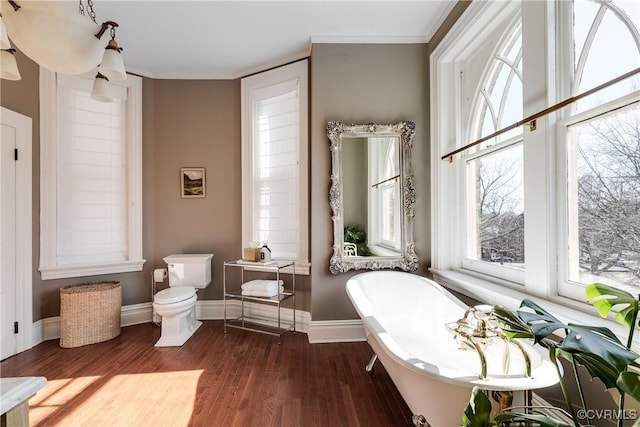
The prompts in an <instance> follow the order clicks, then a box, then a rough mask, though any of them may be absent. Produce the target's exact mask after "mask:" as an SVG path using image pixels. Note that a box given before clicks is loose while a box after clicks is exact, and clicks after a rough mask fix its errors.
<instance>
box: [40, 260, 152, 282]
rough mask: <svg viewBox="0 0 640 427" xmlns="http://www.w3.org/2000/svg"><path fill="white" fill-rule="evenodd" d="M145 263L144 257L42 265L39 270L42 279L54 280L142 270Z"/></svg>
mask: <svg viewBox="0 0 640 427" xmlns="http://www.w3.org/2000/svg"><path fill="white" fill-rule="evenodd" d="M144 263H145V260H144V259H142V260H138V261H123V262H109V263H104V264H86V265H63V266H60V265H57V266H52V267H40V268H39V270H40V274H41V275H42V280H52V279H66V278H69V277H86V276H98V275H101V274H114V273H129V272H134V271H142V266H143V265H144Z"/></svg>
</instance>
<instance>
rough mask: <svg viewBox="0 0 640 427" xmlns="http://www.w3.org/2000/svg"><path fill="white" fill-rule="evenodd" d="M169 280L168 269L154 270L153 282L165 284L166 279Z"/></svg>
mask: <svg viewBox="0 0 640 427" xmlns="http://www.w3.org/2000/svg"><path fill="white" fill-rule="evenodd" d="M166 278H167V269H166V268H156V269H155V270H153V280H154V282H156V283H158V282H164V279H166Z"/></svg>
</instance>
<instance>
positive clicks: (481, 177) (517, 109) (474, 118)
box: [466, 16, 524, 280]
mask: <svg viewBox="0 0 640 427" xmlns="http://www.w3.org/2000/svg"><path fill="white" fill-rule="evenodd" d="M473 99H474V100H475V101H474V107H473V108H472V110H471V114H470V120H469V126H468V129H469V132H468V135H469V136H468V140H470V141H472V140H476V139H479V138H481V137H485V136H488V135H491V134H493V133H494V132H495V131H497V130H499V129H502V128H504V127H506V126H508V125H510V124H512V123H515V122H517V121H519V120H520V119H521V118H522V24H521V20H520V17H519V16H517V17H515V18H514V19H513V20H512V22H511V23H510V24H509V25H508V26H507V28H506V30H505V31H504V33H503V34H502V36H501V37H500V38H499V43H498V44H497V46H496V48H495V50H494V51H493V52H491V55H490V57H489V58H488V60H487V61H486V68H485V71H484V73H483V74H482V78H481V79H480V81H479V84H478V85H477V89H476V91H475V94H474V97H473ZM466 164H467V167H466V175H467V187H466V191H467V211H466V212H467V233H466V234H467V248H466V249H467V250H466V258H467V259H468V260H469V262H468V263H467V264H468V265H469V266H470V267H471V268H474V267H476V268H481V269H486V268H487V266H486V265H485V266H484V267H483V266H482V265H478V261H481V262H485V263H492V264H493V265H495V266H501V267H505V266H507V267H508V269H515V270H522V269H524V189H523V178H524V176H523V150H522V129H521V128H515V129H512V130H511V131H509V132H506V133H504V134H502V135H499V136H498V137H497V138H493V139H490V140H488V141H485V142H484V143H482V144H481V145H480V146H478V148H477V149H475V150H474V151H473V152H471V153H470V154H469V155H468V156H467V160H466ZM474 264H475V265H474ZM488 268H493V267H488ZM516 274H517V273H516ZM516 280H517V279H516Z"/></svg>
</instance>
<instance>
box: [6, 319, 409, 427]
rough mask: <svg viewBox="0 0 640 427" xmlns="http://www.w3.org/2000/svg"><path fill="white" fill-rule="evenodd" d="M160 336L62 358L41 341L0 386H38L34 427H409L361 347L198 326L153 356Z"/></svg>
mask: <svg viewBox="0 0 640 427" xmlns="http://www.w3.org/2000/svg"><path fill="white" fill-rule="evenodd" d="M159 336H160V328H159V327H157V326H154V325H152V324H144V325H136V326H129V327H125V328H122V333H121V335H120V336H118V337H117V338H114V339H112V340H110V341H107V342H103V343H98V344H92V345H89V346H84V347H78V348H72V349H63V348H60V347H59V341H58V340H52V341H46V342H44V343H42V344H39V345H38V346H36V347H34V348H32V349H31V350H28V351H25V352H23V353H20V354H18V355H16V356H13V357H10V358H8V359H6V360H4V361H2V363H1V370H0V374H1V376H2V377H13V376H44V377H46V378H47V380H48V383H47V385H46V387H45V388H44V389H42V390H41V391H40V392H38V394H36V396H34V397H33V398H32V399H31V400H30V417H31V418H30V422H31V425H33V426H170V427H174V426H176V427H177V426H187V425H189V426H286V427H289V426H304V427H307V426H318V427H332V426H349V427H354V426H393V427H395V426H411V425H412V423H411V411H410V410H409V408H408V407H407V405H406V404H405V403H404V401H403V400H402V397H401V396H400V394H399V393H398V391H397V389H396V387H395V386H394V384H393V382H392V381H391V379H390V378H389V376H388V374H387V372H386V371H385V370H384V368H383V367H382V365H381V364H380V363H379V362H378V363H377V364H376V372H377V376H376V377H375V378H372V377H371V376H370V375H369V374H367V373H366V372H365V370H364V366H365V365H366V363H367V362H368V361H369V358H370V357H371V355H372V352H371V349H370V348H369V345H368V344H367V343H365V342H359V343H329V344H309V342H308V340H307V336H306V334H302V333H296V334H292V333H287V334H285V335H283V337H282V344H281V345H278V341H277V338H276V337H273V336H269V335H264V334H260V333H255V332H248V331H242V330H237V329H229V330H228V331H227V334H224V333H223V326H222V322H221V321H205V322H203V325H202V326H201V327H200V329H199V330H198V331H197V332H196V334H195V335H194V336H193V337H192V338H191V339H190V340H189V341H187V342H186V343H185V345H184V346H182V347H170V348H155V347H154V343H155V342H156V340H157V339H158V337H159Z"/></svg>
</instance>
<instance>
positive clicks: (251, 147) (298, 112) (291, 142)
mask: <svg viewBox="0 0 640 427" xmlns="http://www.w3.org/2000/svg"><path fill="white" fill-rule="evenodd" d="M241 86H242V170H243V180H242V194H243V196H242V197H243V199H242V200H243V202H242V211H243V221H242V230H243V236H242V242H243V246H244V247H249V246H256V245H263V244H265V243H266V244H267V245H268V247H269V248H270V249H271V252H272V258H274V259H282V260H294V261H297V264H296V272H305V271H308V265H309V263H308V188H307V187H308V165H307V163H308V158H307V152H308V148H307V145H308V136H307V135H308V129H307V121H308V118H307V115H308V113H307V111H308V105H307V102H308V101H307V99H308V97H307V91H308V88H307V87H308V85H307V61H306V60H305V61H299V62H296V63H293V64H290V65H287V66H284V67H280V68H277V69H274V70H270V71H267V72H264V73H260V74H257V75H254V76H250V77H247V78H244V79H242V83H241Z"/></svg>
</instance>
